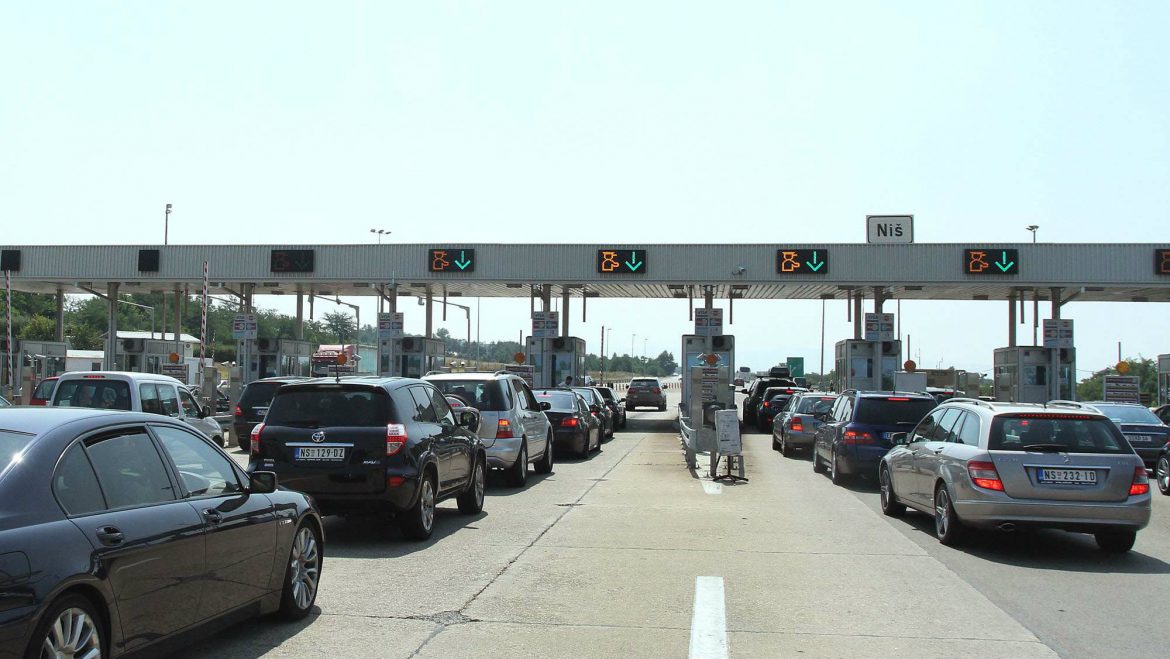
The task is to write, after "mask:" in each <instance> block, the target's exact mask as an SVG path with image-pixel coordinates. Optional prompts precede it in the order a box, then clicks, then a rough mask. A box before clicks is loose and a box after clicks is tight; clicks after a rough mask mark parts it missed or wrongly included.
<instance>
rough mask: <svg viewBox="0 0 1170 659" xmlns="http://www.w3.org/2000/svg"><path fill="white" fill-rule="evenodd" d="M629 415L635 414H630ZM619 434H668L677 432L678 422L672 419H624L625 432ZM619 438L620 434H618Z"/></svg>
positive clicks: (632, 417)
mask: <svg viewBox="0 0 1170 659" xmlns="http://www.w3.org/2000/svg"><path fill="white" fill-rule="evenodd" d="M631 414H637V412H632V413H631ZM619 432H620V433H668V434H673V433H677V432H678V421H677V420H676V419H675V418H673V417H669V418H666V417H639V416H628V417H626V428H625V430H622V431H619ZM619 438H620V434H619Z"/></svg>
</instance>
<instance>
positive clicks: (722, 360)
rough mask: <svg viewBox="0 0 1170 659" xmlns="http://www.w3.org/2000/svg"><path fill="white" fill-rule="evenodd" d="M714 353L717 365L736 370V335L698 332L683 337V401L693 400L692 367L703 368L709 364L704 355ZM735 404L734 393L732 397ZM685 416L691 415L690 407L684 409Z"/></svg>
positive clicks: (687, 402)
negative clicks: (708, 334) (691, 390)
mask: <svg viewBox="0 0 1170 659" xmlns="http://www.w3.org/2000/svg"><path fill="white" fill-rule="evenodd" d="M706 355H714V356H715V359H716V361H715V364H716V365H717V366H727V368H728V370H729V371H731V370H734V367H735V337H734V336H733V335H731V334H721V335H719V336H699V335H697V334H684V335H683V337H682V351H681V356H682V388H683V391H682V402H683V403H684V404H689V401H690V400H691V392H690V383H691V376H690V370H691V369H692V368H701V367H705V366H709V364H708V363H707V361H706V360H704V359H703V358H704V356H706ZM731 402H732V404H733V406H734V403H735V398H734V395H733V397H732V398H731ZM683 415H684V416H689V415H690V409H689V408H687V409H684V411H683Z"/></svg>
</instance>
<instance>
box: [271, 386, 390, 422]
mask: <svg viewBox="0 0 1170 659" xmlns="http://www.w3.org/2000/svg"><path fill="white" fill-rule="evenodd" d="M396 421H397V420H396V419H393V418H391V414H390V397H389V396H387V395H386V393H385V392H384V391H383V390H381V389H376V388H370V387H355V386H346V385H314V386H310V387H294V388H288V389H283V390H281V391H279V392H277V395H276V397H275V398H273V399H272V406H271V407H270V408H268V416H267V417H266V418H265V419H264V422H265V423H266V424H268V425H272V426H294V427H298V428H324V427H329V426H334V427H337V426H342V427H357V428H369V427H374V426H384V425H386V424H387V423H394V422H396Z"/></svg>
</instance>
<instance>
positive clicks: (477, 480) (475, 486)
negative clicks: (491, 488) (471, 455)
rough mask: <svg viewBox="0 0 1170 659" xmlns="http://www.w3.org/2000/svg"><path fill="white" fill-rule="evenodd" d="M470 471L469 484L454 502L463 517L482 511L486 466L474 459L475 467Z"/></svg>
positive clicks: (478, 459)
mask: <svg viewBox="0 0 1170 659" xmlns="http://www.w3.org/2000/svg"><path fill="white" fill-rule="evenodd" d="M471 471H472V473H471V482H469V483H468V484H467V489H466V490H464V491H463V494H460V495H459V498H457V499H456V500H455V502H456V503H458V504H459V512H461V513H463V514H464V515H474V514H476V513H478V512H479V511H481V510H483V492H484V488H485V487H487V465H486V464H484V461H483V460H482V459H480V458H478V457H477V458H475V465H474V466H472V468H471Z"/></svg>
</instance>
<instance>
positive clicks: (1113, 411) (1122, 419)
mask: <svg viewBox="0 0 1170 659" xmlns="http://www.w3.org/2000/svg"><path fill="white" fill-rule="evenodd" d="M1093 407H1095V408H1097V409H1098V410H1101V414H1104V415H1105V416H1107V417H1109V420H1111V421H1113V423H1147V424H1153V425H1155V426H1158V425H1162V420H1161V419H1159V418H1158V417H1157V415H1155V414H1154V413H1153V412H1151V411H1150V410H1148V409H1146V408H1144V407H1139V406H1136V405H1135V406H1133V407H1130V406H1129V405H1093Z"/></svg>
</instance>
